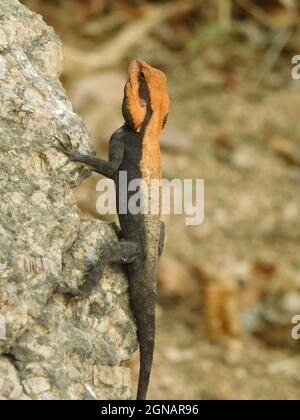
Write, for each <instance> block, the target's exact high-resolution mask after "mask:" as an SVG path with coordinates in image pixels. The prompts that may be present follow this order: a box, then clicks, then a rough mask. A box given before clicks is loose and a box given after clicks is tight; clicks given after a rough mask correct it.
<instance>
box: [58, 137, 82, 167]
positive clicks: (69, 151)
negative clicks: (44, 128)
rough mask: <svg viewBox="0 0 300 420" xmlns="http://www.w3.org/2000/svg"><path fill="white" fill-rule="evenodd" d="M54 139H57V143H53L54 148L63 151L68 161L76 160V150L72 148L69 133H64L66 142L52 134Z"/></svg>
mask: <svg viewBox="0 0 300 420" xmlns="http://www.w3.org/2000/svg"><path fill="white" fill-rule="evenodd" d="M54 138H55V140H56V141H57V143H58V144H57V145H53V147H54V149H57V150H59V151H60V152H62V153H64V154H65V155H66V156H68V158H69V160H70V161H76V154H77V153H78V151H77V150H76V149H73V146H72V143H71V138H70V136H69V134H66V139H67V144H65V143H63V142H62V141H61V139H59V138H58V137H56V136H54Z"/></svg>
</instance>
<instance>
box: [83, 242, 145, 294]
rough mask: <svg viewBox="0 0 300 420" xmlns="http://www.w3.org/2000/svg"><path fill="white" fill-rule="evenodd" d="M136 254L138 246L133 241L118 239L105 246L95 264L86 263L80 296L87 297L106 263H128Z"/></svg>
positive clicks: (99, 277)
mask: <svg viewBox="0 0 300 420" xmlns="http://www.w3.org/2000/svg"><path fill="white" fill-rule="evenodd" d="M137 256H138V246H137V244H136V243H134V242H130V241H119V242H114V243H112V244H111V245H110V246H108V247H106V248H105V249H104V250H103V252H102V253H101V254H100V256H99V258H98V260H97V262H96V263H95V264H88V269H87V274H86V277H85V283H84V286H83V287H82V288H81V289H80V296H81V297H88V296H90V294H91V293H92V291H93V289H94V288H95V287H96V286H97V284H98V282H99V280H100V279H101V277H102V275H103V272H104V268H105V265H106V264H130V263H132V262H133V261H134V260H135V258H136V257H137Z"/></svg>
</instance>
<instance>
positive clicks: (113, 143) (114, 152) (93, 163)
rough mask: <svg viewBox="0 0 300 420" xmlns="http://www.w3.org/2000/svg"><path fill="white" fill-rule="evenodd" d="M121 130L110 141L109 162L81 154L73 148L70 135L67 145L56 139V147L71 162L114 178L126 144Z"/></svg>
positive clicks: (67, 138)
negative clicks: (81, 164)
mask: <svg viewBox="0 0 300 420" xmlns="http://www.w3.org/2000/svg"><path fill="white" fill-rule="evenodd" d="M121 130H122V129H119V130H117V131H116V132H115V133H114V134H113V135H112V137H111V139H110V145H109V160H108V161H106V160H103V159H99V158H97V157H94V156H90V155H84V154H82V153H80V152H79V151H78V150H77V149H74V148H73V146H72V143H71V139H70V136H69V135H66V142H65V143H64V142H62V141H61V140H60V139H59V138H57V137H55V139H56V141H57V142H58V145H56V146H54V147H55V148H56V149H57V150H59V151H61V152H62V153H64V154H65V155H66V156H68V158H69V160H70V161H71V162H79V163H83V164H85V165H88V166H89V167H90V168H91V169H92V170H93V171H94V172H97V173H99V174H101V175H104V176H106V177H107V178H113V177H114V175H115V173H116V171H117V170H118V169H119V167H120V165H121V163H122V160H123V157H124V143H123V138H122V135H121Z"/></svg>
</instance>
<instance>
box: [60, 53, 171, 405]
mask: <svg viewBox="0 0 300 420" xmlns="http://www.w3.org/2000/svg"><path fill="white" fill-rule="evenodd" d="M168 108H169V96H168V91H167V83H166V77H165V75H164V74H163V73H162V72H161V71H159V70H157V69H155V68H153V67H151V66H150V65H149V64H147V63H146V62H144V61H142V60H135V61H133V62H132V63H131V65H130V67H129V74H128V80H127V83H126V85H125V89H124V99H123V106H122V111H123V116H124V120H125V124H124V125H123V126H122V127H121V128H120V129H118V130H117V131H116V132H115V133H114V134H113V135H112V137H111V140H110V148H109V160H108V161H103V160H101V159H98V158H95V157H91V156H86V155H82V154H81V153H80V152H79V151H78V150H74V149H72V147H71V144H70V142H69V145H67V146H66V145H65V144H63V143H62V142H61V141H59V146H58V148H59V150H61V151H62V152H63V153H65V154H66V155H67V156H69V159H70V160H71V161H76V162H81V163H84V164H86V165H89V166H90V167H91V168H92V169H93V170H94V171H95V172H98V173H101V174H102V175H104V176H107V177H109V178H112V179H113V180H114V182H115V184H116V191H117V203H118V214H119V221H120V226H121V233H122V237H123V240H124V241H120V242H119V245H118V247H112V248H111V249H109V250H108V251H107V252H106V253H104V255H101V256H100V257H99V261H98V263H97V264H96V266H95V267H94V269H93V270H92V271H91V273H90V274H89V275H88V278H87V282H86V291H90V290H91V288H92V287H93V286H94V285H95V284H97V282H98V281H99V278H100V277H101V274H102V272H103V264H104V263H106V262H118V261H120V262H123V263H124V262H125V263H126V264H127V270H128V277H129V288H130V298H131V305H132V309H133V312H134V316H135V319H136V323H137V334H138V341H139V347H140V375H139V384H138V391H137V399H140V400H143V399H146V396H147V390H148V384H149V379H150V373H151V367H152V360H153V352H154V340H155V307H156V296H157V295H156V279H157V267H158V261H159V257H160V255H161V253H162V248H163V240H164V225H163V224H162V223H161V199H160V198H159V200H158V207H159V211H158V212H157V214H131V213H130V212H128V213H127V214H122V212H121V211H120V210H121V209H120V206H119V203H120V202H122V201H124V199H125V196H124V198H123V196H122V191H123V192H124V189H123V190H122V189H121V192H120V191H119V181H120V177H119V175H120V172H126V174H127V180H128V183H129V182H130V181H131V180H133V179H140V180H142V181H143V182H144V185H146V186H148V187H149V186H150V184H151V182H152V181H153V180H155V181H159V180H161V177H162V170H161V161H160V146H159V135H160V132H161V130H162V128H163V127H164V125H165V123H166V121H167V115H168ZM150 192H151V189H150V188H146V189H144V188H142V197H143V202H145V203H147V204H148V205H149V208H151V207H150V206H151V200H152V198H153V197H151V195H150ZM126 193H127V192H126ZM135 193H136V192H131V193H130V192H128V197H127V199H128V201H129V200H130V197H131V196H132V195H133V194H135Z"/></svg>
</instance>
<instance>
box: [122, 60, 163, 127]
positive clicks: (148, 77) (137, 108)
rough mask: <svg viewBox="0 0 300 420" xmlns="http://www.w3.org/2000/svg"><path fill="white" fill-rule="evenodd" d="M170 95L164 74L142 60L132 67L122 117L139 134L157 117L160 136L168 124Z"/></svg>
mask: <svg viewBox="0 0 300 420" xmlns="http://www.w3.org/2000/svg"><path fill="white" fill-rule="evenodd" d="M168 110H169V95H168V89H167V78H166V76H165V74H164V73H163V72H162V71H160V70H158V69H156V68H154V67H152V66H150V65H149V64H147V63H146V62H145V61H143V60H134V61H133V62H132V63H131V64H130V66H129V72H128V80H127V82H126V85H125V89H124V100H123V116H124V119H125V121H126V123H127V125H128V126H129V127H131V128H132V129H133V130H135V131H137V132H139V131H140V130H141V128H142V127H143V124H144V122H145V121H146V119H147V117H149V115H152V114H153V115H154V116H155V119H154V120H155V124H156V125H157V134H159V132H160V131H161V129H162V128H163V127H164V125H165V124H166V121H167V116H168Z"/></svg>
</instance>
